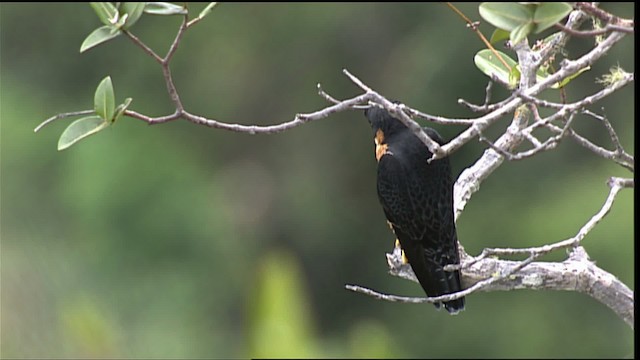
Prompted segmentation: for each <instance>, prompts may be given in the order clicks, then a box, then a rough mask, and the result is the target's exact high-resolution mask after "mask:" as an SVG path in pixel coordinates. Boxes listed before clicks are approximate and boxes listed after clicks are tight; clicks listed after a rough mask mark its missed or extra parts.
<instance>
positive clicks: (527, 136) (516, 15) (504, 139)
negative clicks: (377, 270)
mask: <svg viewBox="0 0 640 360" xmlns="http://www.w3.org/2000/svg"><path fill="white" fill-rule="evenodd" d="M91 6H92V7H93V9H94V11H95V12H96V15H97V16H98V18H99V19H100V21H101V22H102V24H103V25H102V26H101V27H99V28H98V29H96V30H95V31H94V32H92V33H91V34H90V35H89V36H88V37H87V38H86V39H85V41H84V42H83V44H82V46H81V48H80V51H81V52H84V51H87V50H89V49H91V48H93V47H96V46H99V45H102V44H104V43H106V42H108V41H110V40H112V39H113V38H115V37H118V36H121V35H124V36H125V37H126V38H128V39H129V40H130V41H131V42H132V43H133V44H134V45H136V46H137V47H138V48H139V49H141V50H142V51H143V53H144V54H146V55H147V56H149V57H151V58H153V59H154V60H155V61H156V62H157V63H158V64H159V65H160V67H161V70H162V74H163V77H164V80H165V86H166V89H167V93H168V95H169V98H170V100H171V101H172V103H173V105H174V107H175V109H174V111H173V113H171V114H168V115H164V116H157V117H152V116H148V115H145V114H142V113H139V112H137V111H135V110H132V109H130V104H131V102H132V100H131V98H128V99H126V100H125V101H124V102H123V103H121V104H119V105H116V101H115V95H114V89H113V85H112V83H111V79H110V77H108V76H107V77H105V78H104V79H103V80H102V81H101V83H100V84H99V85H98V87H97V89H96V91H95V94H94V109H93V110H83V111H75V112H69V113H64V114H58V115H55V116H53V117H51V118H49V119H47V120H45V121H44V122H43V123H42V124H40V125H39V126H38V127H36V129H35V131H38V130H40V129H41V128H42V127H44V126H45V125H47V124H50V123H51V122H54V121H58V120H61V119H66V118H69V117H75V116H84V117H83V118H81V119H79V120H76V121H75V122H73V123H72V124H71V125H69V126H68V127H67V128H66V130H65V131H64V132H63V134H62V135H61V137H60V140H59V143H58V149H59V150H62V149H66V148H67V147H69V146H71V145H74V144H75V143H77V142H78V141H80V140H82V139H84V138H86V137H87V136H90V135H93V134H95V133H98V132H99V131H101V130H103V129H104V128H106V127H108V126H109V125H111V124H112V123H114V122H115V121H117V120H119V119H120V118H121V117H122V116H126V117H129V118H132V119H137V120H140V121H143V122H145V123H147V124H150V125H155V124H163V123H167V122H171V121H175V120H179V119H182V120H186V121H189V122H191V123H194V124H196V125H202V126H207V127H211V128H215V129H222V130H227V131H234V132H241V133H247V134H273V133H278V132H283V131H287V130H290V129H292V128H294V127H297V126H300V125H303V124H305V123H308V122H312V121H317V120H321V119H324V118H327V117H329V116H331V115H334V114H336V113H339V112H343V111H350V110H356V109H363V108H367V107H371V106H377V107H381V108H384V109H386V110H387V111H388V112H389V113H391V114H392V115H393V116H394V117H396V118H397V119H399V120H400V121H401V122H402V123H404V124H405V125H406V126H407V127H408V128H409V129H411V131H413V132H414V133H415V135H416V136H417V137H418V138H419V139H420V140H421V141H422V142H423V143H424V144H425V145H426V146H427V147H428V148H429V150H430V151H431V153H432V154H433V156H432V158H431V159H430V160H429V161H431V160H433V159H438V158H442V157H444V156H448V155H450V154H452V153H453V152H455V151H457V150H458V149H460V148H461V147H462V146H464V145H465V144H467V143H468V142H469V141H471V140H473V139H478V140H479V141H481V142H483V143H484V144H486V145H487V148H486V150H485V151H484V153H483V154H482V156H481V157H480V158H478V160H477V161H476V162H475V163H474V164H472V165H471V166H469V167H468V168H466V169H465V170H464V171H463V172H462V173H461V174H460V176H459V177H458V179H457V181H456V184H455V187H454V208H455V216H456V219H457V218H458V217H459V215H460V214H461V213H462V211H463V210H464V208H465V206H466V203H467V202H468V201H469V200H470V198H471V196H472V195H473V194H474V193H475V192H477V191H478V190H479V188H480V185H481V184H482V182H483V181H484V180H485V179H486V178H487V177H488V176H489V175H490V174H492V173H493V171H495V170H496V169H497V168H498V167H499V166H500V165H501V164H502V163H503V162H504V160H505V159H506V160H509V161H516V160H523V159H526V158H530V157H532V156H535V155H537V154H539V153H541V152H544V151H548V150H551V149H554V148H556V147H557V146H559V144H560V143H561V142H562V141H564V139H567V138H569V139H571V140H573V141H575V142H577V143H578V144H579V145H581V146H583V147H584V148H586V149H588V150H589V151H591V152H593V153H595V154H596V155H598V156H600V157H602V158H604V159H606V160H610V161H613V162H615V163H616V164H618V165H620V166H622V167H624V168H625V169H627V170H629V171H631V172H632V173H633V172H634V157H633V156H632V155H630V154H629V153H628V152H627V151H626V150H625V149H624V148H623V146H622V144H621V143H620V140H619V138H618V136H617V133H616V131H615V129H614V127H613V125H612V123H611V121H610V120H609V119H608V118H607V117H606V116H605V115H601V114H597V113H595V112H594V111H592V110H590V109H589V108H590V107H592V106H593V105H595V104H596V103H598V102H599V101H601V100H602V99H604V98H606V97H608V96H610V95H612V94H615V93H616V92H617V91H619V90H620V89H622V88H624V87H625V86H627V85H629V84H630V83H632V82H633V81H634V80H635V77H634V74H633V73H627V72H625V71H624V70H622V69H620V68H615V69H612V71H611V72H610V74H606V75H605V76H603V77H602V78H601V79H602V83H603V85H604V86H603V88H602V89H601V90H599V91H597V92H596V93H594V94H592V95H589V96H586V97H584V98H582V99H580V100H578V101H575V102H572V103H566V101H561V102H552V101H548V100H542V99H540V98H539V96H540V95H541V94H542V93H543V92H544V91H547V90H549V89H560V90H562V88H563V87H565V86H567V85H568V84H569V83H570V82H571V80H573V79H574V78H575V77H577V76H579V75H581V74H583V73H584V72H586V71H588V70H589V69H590V67H591V65H592V64H593V63H595V62H596V61H599V60H600V59H601V58H602V57H603V56H605V55H606V54H607V53H608V51H609V50H610V49H611V48H612V47H613V46H615V45H616V44H617V43H618V42H619V41H620V40H621V39H623V38H624V37H625V36H627V35H630V34H633V31H634V25H633V21H631V20H628V19H622V18H619V17H617V16H615V15H612V14H609V13H607V12H605V11H603V10H602V9H599V8H597V7H596V6H595V5H593V4H592V3H577V4H576V5H575V6H573V7H572V6H571V5H569V4H567V3H525V4H523V3H485V4H482V5H480V14H481V16H482V17H483V18H484V19H485V20H486V21H487V22H489V23H491V24H493V25H494V26H496V27H497V29H496V31H495V32H494V33H493V35H492V36H491V41H490V42H487V41H486V37H484V35H482V34H481V33H480V31H479V30H478V28H477V23H476V22H473V21H471V20H470V19H469V18H468V17H467V16H465V15H464V14H462V13H461V12H460V11H459V10H457V9H456V8H455V7H453V6H452V5H450V7H451V8H452V9H453V10H454V11H455V12H456V13H458V15H460V16H461V17H462V18H463V19H464V21H465V22H466V23H467V25H468V26H470V27H471V28H472V29H473V30H474V31H475V32H476V33H477V34H478V36H479V37H480V38H481V39H483V41H484V43H485V44H486V45H487V47H488V49H484V50H481V51H479V52H478V53H477V54H476V55H475V57H474V62H475V65H476V66H477V67H478V69H479V70H480V71H482V72H483V73H484V74H486V75H487V76H488V77H489V78H490V79H491V81H490V82H489V85H488V86H487V88H486V98H485V102H484V104H482V105H474V104H471V103H469V102H468V101H466V100H464V99H460V100H459V103H460V104H461V105H463V106H466V107H467V108H469V109H471V110H472V111H474V112H476V113H479V114H480V115H478V116H475V117H470V118H447V117H443V116H437V115H432V114H427V113H425V112H422V111H420V110H418V109H415V108H412V107H410V106H409V105H407V104H403V103H396V102H392V101H389V100H388V99H387V98H385V97H384V96H383V95H381V94H380V93H379V92H377V91H375V90H374V89H372V88H371V87H369V86H367V85H366V84H365V82H363V81H362V80H360V79H359V78H358V77H356V76H355V75H353V74H352V73H351V72H349V71H347V70H346V69H344V70H343V74H344V75H345V76H346V77H347V78H348V79H349V81H351V82H352V83H353V84H354V86H355V87H357V88H358V89H359V90H360V91H361V94H359V95H356V96H353V97H351V98H347V99H342V100H340V99H336V98H335V97H333V96H331V95H330V94H328V93H327V92H325V91H324V90H323V89H322V87H321V85H320V84H317V90H318V94H319V95H320V96H321V97H322V98H323V99H325V100H326V101H327V102H328V103H329V105H327V106H326V107H324V108H322V109H319V110H316V111H312V112H307V113H298V114H296V115H295V116H294V118H293V119H291V120H288V121H283V122H280V123H276V124H274V125H266V126H259V125H244V124H239V123H232V122H225V121H221V120H217V119H213V118H209V117H205V116H201V115H197V114H194V113H191V112H189V111H188V110H186V109H185V107H184V105H183V103H182V101H181V99H180V96H179V91H178V89H177V88H176V86H175V84H174V81H173V76H172V72H171V66H170V64H171V60H172V59H173V56H174V54H175V53H176V52H177V50H178V48H179V45H180V42H181V40H182V39H183V37H184V35H185V33H186V32H187V30H189V29H190V28H191V27H192V26H195V25H196V24H198V23H199V22H200V21H201V20H202V19H204V17H206V16H207V15H208V14H210V13H211V11H212V9H213V8H214V6H215V3H211V4H209V5H208V6H206V7H205V8H204V10H202V11H201V12H200V13H199V14H198V15H197V16H196V17H194V18H191V17H190V13H189V10H188V8H187V7H186V5H185V6H179V5H174V4H170V3H119V5H114V4H112V3H92V4H91ZM145 13H146V14H153V15H164V16H172V15H176V16H181V17H182V21H181V24H180V26H179V28H178V30H177V33H176V35H175V38H174V39H173V41H172V43H171V45H170V47H169V49H168V51H167V53H166V54H165V55H164V56H161V55H158V53H157V52H156V51H155V50H153V49H151V48H150V47H149V46H147V45H146V44H145V43H144V41H143V40H141V39H140V38H138V37H137V36H136V35H135V34H134V33H133V32H132V28H133V26H134V25H135V24H136V23H137V21H138V20H139V19H140V17H141V16H143V15H144V14H145ZM565 17H566V18H567V20H566V22H564V24H561V23H560V21H561V20H562V19H564V18H565ZM589 17H593V18H597V19H598V20H599V21H603V22H605V23H606V24H605V25H604V26H603V27H601V28H599V29H593V30H579V27H580V26H581V24H582V23H583V22H584V21H585V20H586V19H588V18H589ZM549 28H557V29H560V31H559V32H556V33H554V34H552V35H551V36H548V37H547V38H545V39H541V40H540V41H538V42H536V44H535V45H534V46H533V47H531V46H530V45H529V37H532V36H533V35H535V34H538V33H540V32H541V31H543V30H545V29H549ZM604 35H606V37H604V38H603V39H602V40H601V41H598V42H597V44H596V45H595V46H594V47H593V48H592V49H591V50H590V51H588V52H587V53H586V54H584V55H582V56H580V57H578V58H576V59H573V60H571V59H564V60H562V61H560V62H559V64H558V68H557V70H555V71H553V72H550V69H553V68H554V67H553V66H551V63H552V62H553V61H554V60H555V58H556V57H560V56H561V55H562V48H563V46H564V44H565V43H566V42H567V41H568V40H569V39H570V38H571V37H572V36H604ZM506 39H509V46H510V50H513V51H514V52H515V55H516V56H515V59H514V58H511V57H510V56H509V55H507V54H506V53H503V52H500V51H498V50H496V49H495V48H494V47H493V45H492V43H495V42H497V41H501V40H506ZM494 83H497V84H501V85H503V86H505V87H507V88H508V89H510V90H512V92H511V95H510V96H509V97H508V98H506V99H502V100H500V101H497V102H493V103H492V101H491V89H492V86H493V84H494ZM540 108H545V109H548V110H551V111H552V114H551V115H548V116H546V117H542V116H540V114H539V109H540ZM87 115H88V116H87ZM507 116H510V117H511V123H510V125H509V126H508V128H507V130H506V131H505V132H504V133H503V134H502V135H501V136H499V137H498V138H497V139H496V140H491V139H488V138H487V137H486V136H485V135H484V134H485V133H486V132H487V130H488V129H489V127H491V126H492V125H494V124H496V123H498V122H499V121H500V120H501V119H503V118H505V117H507ZM581 117H590V118H594V119H597V120H598V121H600V122H601V123H602V124H603V126H604V129H605V130H606V131H607V133H608V134H609V137H610V139H611V142H612V144H613V147H614V149H613V150H608V149H606V148H604V147H601V146H599V145H596V144H595V143H593V142H592V141H590V140H589V139H587V138H585V137H583V136H581V135H579V134H578V133H577V132H576V131H575V130H574V129H573V128H572V126H573V125H574V123H575V122H577V121H579V119H580V118H581ZM415 118H420V119H423V120H426V121H429V122H434V123H439V124H445V125H452V124H455V125H463V126H466V129H465V130H464V131H462V132H461V133H460V134H459V135H458V136H456V137H454V138H453V139H451V140H450V141H449V142H447V143H445V144H443V145H439V144H438V143H436V142H435V141H433V140H432V139H431V138H429V136H428V135H427V134H426V133H425V132H424V131H423V130H422V127H421V125H420V124H419V123H418V122H416V121H415ZM539 129H546V130H548V131H547V132H546V133H545V134H546V135H545V138H543V136H541V135H538V134H536V132H537V130H539ZM549 133H550V134H551V135H549ZM523 143H525V144H529V145H530V147H529V148H527V149H520V147H521V146H522V144H523ZM633 185H634V181H633V179H621V178H611V179H610V181H609V186H610V187H611V190H610V193H609V196H608V197H607V199H606V201H605V202H604V204H603V206H602V207H601V209H600V211H598V213H597V214H596V215H594V217H592V218H591V219H590V220H589V221H588V222H587V223H586V224H585V225H584V226H583V227H582V228H581V229H580V230H579V232H578V233H577V234H576V236H574V237H572V238H570V239H566V240H562V241H558V242H555V243H552V244H550V245H544V246H541V247H537V248H526V249H494V248H486V249H485V250H484V251H483V252H482V253H481V254H480V255H478V256H476V257H472V256H470V255H468V254H467V253H466V252H465V251H464V249H463V248H462V247H460V252H461V257H462V259H463V261H462V264H461V265H460V266H461V269H462V275H463V278H464V281H465V283H466V286H467V288H466V289H465V290H463V291H461V292H458V293H455V294H449V295H444V296H440V297H435V298H407V297H399V296H394V295H384V294H381V293H378V292H375V291H373V290H370V289H366V288H362V287H359V286H351V285H349V286H348V288H349V289H351V290H354V291H358V292H362V293H365V294H368V295H371V296H374V297H376V298H380V299H384V300H389V301H400V302H413V303H422V302H436V301H448V300H452V299H455V298H457V297H461V296H465V295H469V294H471V293H473V292H476V291H490V290H513V289H521V288H532V289H533V288H535V289H556V290H572V291H581V292H584V293H586V294H588V295H590V296H593V297H594V298H597V299H598V300H600V301H601V302H603V303H604V304H605V305H606V306H608V307H610V308H612V309H613V310H614V311H615V312H616V313H617V314H618V315H619V316H620V317H621V318H622V319H624V320H625V321H626V322H627V323H628V324H629V325H630V326H632V327H633V292H632V291H631V290H629V288H628V287H626V286H625V285H624V284H622V283H620V282H619V280H617V279H616V278H615V277H614V276H613V275H611V274H608V273H606V272H605V271H604V270H602V269H599V268H598V267H596V266H595V264H594V263H592V262H590V261H589V260H588V256H587V254H586V250H585V249H584V248H583V247H582V246H581V241H582V240H583V239H584V237H585V236H586V235H587V234H588V233H589V232H590V231H591V230H592V229H593V227H595V226H596V224H597V223H598V222H599V221H600V220H601V219H602V218H604V216H606V214H607V213H608V212H609V210H610V209H611V207H612V206H613V202H614V200H615V198H616V196H617V194H618V192H619V191H620V190H621V189H622V188H629V187H633ZM560 249H569V250H570V255H569V258H568V259H567V260H566V261H564V262H562V263H544V262H539V261H536V260H537V259H538V258H539V257H540V256H542V255H544V254H547V253H549V252H552V251H557V250H560ZM518 254H524V255H528V256H527V258H526V259H524V260H522V261H507V260H503V259H499V258H497V259H496V258H494V256H498V257H499V256H504V255H518ZM387 259H388V263H389V266H390V268H391V273H392V274H394V275H397V276H401V277H405V278H410V279H413V280H415V276H414V275H413V274H412V272H411V269H410V267H408V266H407V265H406V264H403V263H402V261H401V256H400V253H399V250H396V251H394V253H393V254H388V255H387ZM576 269H578V270H576ZM496 274H497V275H496ZM572 274H573V275H572ZM558 278H560V279H561V280H562V281H560V280H558ZM611 294H613V295H611Z"/></svg>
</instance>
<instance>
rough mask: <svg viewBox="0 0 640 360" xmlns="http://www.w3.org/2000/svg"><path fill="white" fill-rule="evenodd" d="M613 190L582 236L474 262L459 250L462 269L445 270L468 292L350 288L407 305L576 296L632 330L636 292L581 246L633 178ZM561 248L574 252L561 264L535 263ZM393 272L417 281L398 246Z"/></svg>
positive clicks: (496, 252)
mask: <svg viewBox="0 0 640 360" xmlns="http://www.w3.org/2000/svg"><path fill="white" fill-rule="evenodd" d="M607 185H608V186H609V187H610V188H611V189H610V191H609V195H608V196H607V198H606V200H605V201H604V203H603V205H602V207H601V208H600V210H599V211H598V212H597V213H596V214H595V215H593V216H592V217H591V219H589V221H587V222H586V223H585V225H583V226H582V228H580V230H579V231H578V233H577V234H576V235H575V236H573V237H571V238H569V239H565V240H562V241H558V242H556V243H554V244H547V245H543V246H540V247H531V248H522V249H512V248H486V249H484V250H483V251H482V253H481V254H480V255H478V256H476V257H472V256H470V255H468V254H467V253H466V252H465V251H464V249H462V248H461V250H460V255H461V256H460V257H461V264H460V265H458V266H451V265H450V266H447V267H446V269H445V270H448V271H451V270H456V269H461V280H462V283H463V286H464V287H465V289H464V290H462V291H459V292H456V293H453V294H448V295H443V296H438V297H428V298H415V297H403V296H395V295H387V294H382V293H379V292H376V291H374V290H371V289H367V288H363V287H360V286H354V285H348V286H347V289H348V290H351V291H355V292H360V293H363V294H366V295H369V296H373V297H375V298H377V299H381V300H387V301H394V302H403V303H414V304H415V303H434V302H441V301H450V300H453V299H457V298H460V297H463V296H467V295H470V294H472V293H474V292H477V291H498V290H502V291H508V290H516V289H531V290H565V291H577V292H580V293H583V294H586V295H588V296H591V297H593V298H594V299H596V300H598V301H600V302H601V303H603V304H604V305H605V306H607V307H609V308H610V309H611V310H613V311H614V312H615V313H616V314H617V315H618V316H619V317H620V318H622V319H623V320H624V321H625V322H626V323H627V324H628V325H629V326H631V327H632V328H633V324H634V303H633V291H631V289H629V287H627V286H626V285H625V284H624V283H622V282H621V281H620V280H618V279H617V278H616V277H615V276H613V275H612V274H610V273H608V272H606V271H605V270H603V269H600V268H599V267H597V266H596V265H595V263H593V262H592V261H590V260H589V257H588V255H587V252H586V250H585V249H584V248H583V247H582V246H580V242H581V241H582V240H583V239H584V238H585V237H586V236H587V234H588V233H589V232H590V231H591V230H593V228H595V226H596V225H597V224H598V223H599V222H600V221H601V220H602V219H603V218H604V217H605V216H606V215H607V214H608V213H609V211H610V210H611V207H612V206H613V203H614V201H615V198H616V196H617V195H618V192H619V191H620V190H622V189H623V188H630V187H633V185H634V181H633V179H624V178H616V177H612V178H610V179H609V180H608V181H607ZM560 249H571V252H570V254H569V257H568V258H567V259H566V260H565V261H563V262H561V263H557V262H536V261H534V260H536V259H537V258H539V257H541V256H543V255H546V254H549V253H551V252H553V251H557V250H560ZM519 254H528V255H529V256H528V257H527V258H526V259H525V260H523V261H512V260H503V259H499V258H496V256H505V255H519ZM386 256H387V263H388V265H389V272H390V273H391V274H392V275H394V276H398V277H401V278H404V279H408V280H411V281H414V282H418V280H417V278H416V276H415V274H414V273H413V270H412V269H411V266H410V265H409V264H406V263H404V261H403V257H402V252H401V249H400V248H398V247H396V248H394V250H393V252H392V253H390V254H387V255H386Z"/></svg>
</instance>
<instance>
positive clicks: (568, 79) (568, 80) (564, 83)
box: [551, 66, 591, 89]
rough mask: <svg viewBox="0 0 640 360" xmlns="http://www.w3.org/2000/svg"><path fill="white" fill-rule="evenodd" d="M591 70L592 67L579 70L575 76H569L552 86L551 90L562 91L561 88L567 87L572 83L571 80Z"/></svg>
mask: <svg viewBox="0 0 640 360" xmlns="http://www.w3.org/2000/svg"><path fill="white" fill-rule="evenodd" d="M589 69H591V66H587V67H584V68H582V69H580V70H578V71H577V72H576V73H575V74H573V75H570V76H567V77H566V78H564V79H562V80H560V82H557V83H555V84H553V85H551V88H552V89H560V88H561V87H563V86H565V85H567V84H568V83H570V82H571V80H573V79H575V78H576V77H578V76H579V75H580V74H582V73H583V72H585V71H587V70H589Z"/></svg>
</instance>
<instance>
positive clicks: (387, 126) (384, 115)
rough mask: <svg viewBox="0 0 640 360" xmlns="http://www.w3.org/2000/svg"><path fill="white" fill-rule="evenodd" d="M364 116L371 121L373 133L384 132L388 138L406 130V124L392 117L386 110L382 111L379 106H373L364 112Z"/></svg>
mask: <svg viewBox="0 0 640 360" xmlns="http://www.w3.org/2000/svg"><path fill="white" fill-rule="evenodd" d="M364 115H365V116H366V117H367V120H369V124H371V128H372V129H373V133H374V134H375V133H377V131H378V130H382V131H383V132H384V133H385V134H387V136H390V135H391V134H393V133H395V132H398V131H401V130H404V129H406V126H404V124H403V123H402V122H401V121H400V120H398V119H396V118H394V117H393V116H391V114H389V112H387V110H385V109H381V108H379V107H377V106H371V107H370V108H368V109H366V110H365V111H364Z"/></svg>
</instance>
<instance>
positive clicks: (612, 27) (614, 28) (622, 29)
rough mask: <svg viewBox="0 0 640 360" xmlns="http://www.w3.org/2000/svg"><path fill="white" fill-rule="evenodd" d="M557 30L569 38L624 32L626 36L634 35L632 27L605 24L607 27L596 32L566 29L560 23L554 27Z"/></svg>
mask: <svg viewBox="0 0 640 360" xmlns="http://www.w3.org/2000/svg"><path fill="white" fill-rule="evenodd" d="M555 26H556V27H557V28H558V29H560V30H562V31H564V32H566V33H568V34H569V35H571V36H581V37H591V36H597V35H603V34H606V33H608V32H611V31H618V32H624V33H627V34H633V33H634V28H633V27H626V26H621V25H612V24H607V26H605V27H604V28H602V29H596V30H574V29H571V28H568V27H566V26H564V25H562V24H560V23H558V24H556V25H555Z"/></svg>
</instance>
